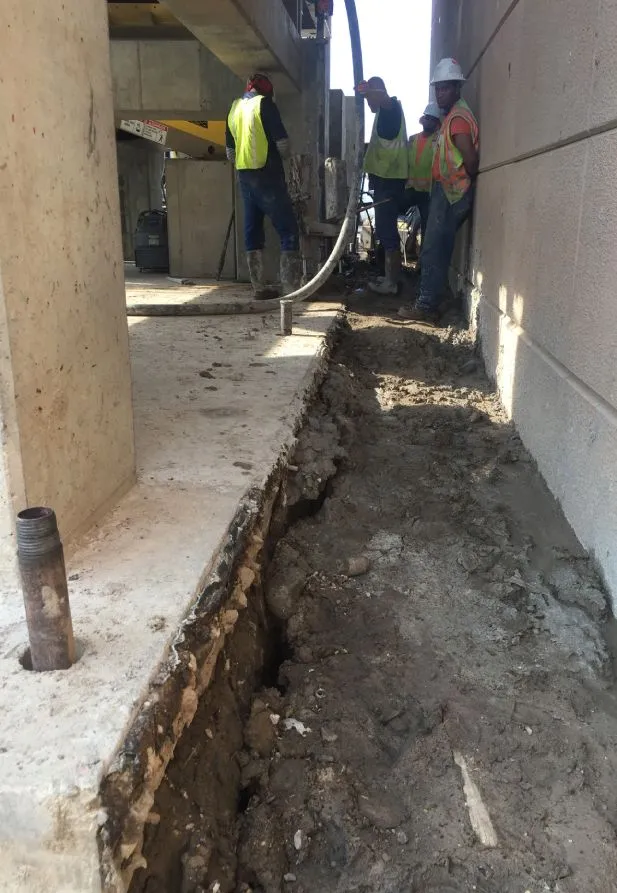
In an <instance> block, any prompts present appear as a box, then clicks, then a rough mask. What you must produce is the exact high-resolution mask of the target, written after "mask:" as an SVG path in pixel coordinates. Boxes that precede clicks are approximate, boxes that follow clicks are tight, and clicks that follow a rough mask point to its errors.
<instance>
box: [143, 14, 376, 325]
mask: <svg viewBox="0 0 617 893" xmlns="http://www.w3.org/2000/svg"><path fill="white" fill-rule="evenodd" d="M345 7H346V9H347V20H348V23H349V40H350V42H351V54H352V59H353V76H354V84H359V83H360V81H362V79H363V77H364V67H363V62H362V41H361V38H360V26H359V24H358V12H357V9H356V3H355V0H345ZM356 138H357V152H356V158H355V159H354V171H353V177H352V181H351V182H352V188H351V189H350V195H349V203H348V205H347V212H346V214H345V220H344V221H343V225H342V227H341V231H340V233H339V237H338V239H337V240H336V244H335V246H334V248H333V249H332V253H331V254H330V257H329V258H328V260H327V261H326V262H325V264H324V265H323V267H322V268H321V270H319V272H318V273H317V275H316V276H314V277H313V279H311V281H310V282H307V283H306V285H303V286H302V288H299V289H298V290H297V291H295V292H293V293H292V294H290V295H286V300H291V301H294V302H295V303H299V302H301V301H306V299H307V298H310V297H311V296H312V295H314V294H315V292H316V291H317V290H318V289H319V288H321V286H322V285H324V283H326V282H327V281H328V279H329V278H330V276H331V275H332V273H333V272H334V270H335V269H336V265H337V264H338V262H339V260H340V259H341V257H342V255H343V252H344V251H345V249H346V248H347V246H348V245H349V243H350V242H351V241H352V233H354V232H355V229H356V226H357V219H358V204H359V200H360V195H361V189H362V181H363V177H364V175H363V165H364V99H363V97H362V96H360V95H359V94H358V93H356ZM279 307H280V301H279V299H278V298H276V299H274V300H270V301H246V302H245V301H237V302H235V303H233V304H229V303H226V304H205V303H204V304H133V305H132V306H130V307H127V311H126V312H127V315H128V316H237V315H239V314H245V313H267V312H269V311H272V310H278V309H279Z"/></svg>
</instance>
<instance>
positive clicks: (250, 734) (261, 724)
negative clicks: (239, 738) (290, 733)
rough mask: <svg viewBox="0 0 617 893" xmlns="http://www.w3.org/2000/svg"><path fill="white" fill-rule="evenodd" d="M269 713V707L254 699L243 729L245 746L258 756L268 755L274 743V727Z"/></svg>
mask: <svg viewBox="0 0 617 893" xmlns="http://www.w3.org/2000/svg"><path fill="white" fill-rule="evenodd" d="M270 715H271V711H270V708H269V707H268V706H267V705H266V704H263V703H262V702H261V701H255V702H254V703H253V707H252V710H251V715H250V717H249V720H248V722H247V724H246V728H245V730H244V741H245V743H246V746H247V747H248V748H249V749H250V750H252V751H254V752H255V753H256V754H259V756H260V757H267V756H269V755H270V753H271V752H272V749H273V748H274V745H275V744H276V738H277V736H276V728H275V727H274V725H273V724H272V720H271V719H270Z"/></svg>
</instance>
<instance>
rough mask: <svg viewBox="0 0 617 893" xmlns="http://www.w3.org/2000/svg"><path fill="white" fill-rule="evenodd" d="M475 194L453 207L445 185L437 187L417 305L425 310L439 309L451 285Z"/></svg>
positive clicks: (432, 193)
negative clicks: (456, 250)
mask: <svg viewBox="0 0 617 893" xmlns="http://www.w3.org/2000/svg"><path fill="white" fill-rule="evenodd" d="M473 193H474V190H473V187H472V188H471V189H469V190H468V191H467V192H466V193H465V195H464V196H463V197H462V198H461V199H459V200H458V201H457V202H455V203H454V204H453V205H451V204H450V202H449V201H448V199H447V197H446V194H445V192H444V191H443V186H442V185H441V183H435V185H434V186H433V189H432V192H431V207H430V211H429V215H428V223H427V226H426V237H425V240H424V244H423V246H422V253H421V255H420V264H421V267H422V275H421V278H420V295H419V297H418V300H417V302H416V303H417V306H418V307H421V308H422V309H423V310H430V311H432V312H434V311H435V310H437V308H438V307H439V304H440V301H441V296H442V294H443V291H444V289H445V287H446V283H447V281H448V269H449V267H450V261H451V260H452V252H453V251H454V242H455V240H456V233H457V231H458V229H459V227H460V226H461V225H462V224H463V223H464V222H465V220H467V218H468V217H469V215H470V213H471V208H472V206H473Z"/></svg>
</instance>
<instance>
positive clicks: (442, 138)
mask: <svg viewBox="0 0 617 893" xmlns="http://www.w3.org/2000/svg"><path fill="white" fill-rule="evenodd" d="M454 118H462V119H463V120H464V121H467V123H468V124H469V126H470V127H471V140H472V142H473V144H474V146H475V147H476V150H477V149H478V146H479V130H478V122H477V121H476V119H475V117H474V115H473V112H472V111H471V109H470V108H469V106H468V105H467V103H466V102H465V100H464V99H459V100H458V102H456V103H455V104H454V105H453V106H452V108H451V109H450V112H449V113H448V116H447V118H446V120H445V121H444V122H443V124H442V127H441V131H440V133H439V139H438V141H437V150H436V151H437V154H438V157H439V177H440V180H441V185H442V186H443V191H444V192H445V194H446V197H447V199H448V201H449V202H450V204H451V205H453V204H454V203H455V202H458V201H460V199H462V197H463V196H464V195H465V193H466V192H467V190H468V189H469V187H470V186H471V177H470V176H469V174H468V173H467V170H466V169H465V165H464V164H463V156H462V155H461V153H460V152H459V150H458V149H457V148H456V146H455V145H454V142H453V140H452V134H451V133H450V126H451V124H452V121H453V120H454Z"/></svg>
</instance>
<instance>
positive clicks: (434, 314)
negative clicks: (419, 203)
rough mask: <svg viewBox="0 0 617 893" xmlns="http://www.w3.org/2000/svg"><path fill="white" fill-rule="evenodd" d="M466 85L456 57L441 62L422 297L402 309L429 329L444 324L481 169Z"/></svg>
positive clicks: (435, 76) (435, 82)
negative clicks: (452, 272) (462, 230)
mask: <svg viewBox="0 0 617 893" xmlns="http://www.w3.org/2000/svg"><path fill="white" fill-rule="evenodd" d="M464 83H465V77H464V75H463V72H462V69H461V66H460V65H459V64H458V62H457V61H456V59H442V60H441V62H439V63H438V64H437V67H436V68H435V72H434V74H433V78H432V80H431V85H432V86H433V87H434V89H435V98H436V100H437V104H438V105H439V108H440V110H441V111H442V112H443V114H444V116H445V118H444V121H443V124H442V125H441V130H440V132H439V138H438V140H437V147H436V149H435V157H434V159H433V170H432V176H433V188H432V190H431V205H430V211H429V216H428V223H427V226H426V236H425V239H424V245H423V247H422V255H421V264H422V275H421V279H420V294H419V296H418V299H417V301H416V303H415V305H414V306H413V307H401V309H400V310H399V315H400V316H401V317H403V318H404V319H408V320H411V321H414V322H419V323H426V324H428V325H437V324H438V323H439V319H440V313H439V306H440V303H441V299H442V295H443V292H444V290H445V288H446V286H447V282H448V271H449V268H450V261H451V260H452V253H453V251H454V242H455V239H456V233H457V231H458V229H459V227H460V226H461V225H462V224H463V223H464V221H465V220H467V218H468V217H469V215H470V214H471V209H472V207H473V199H474V191H475V188H474V187H475V180H476V177H477V176H478V170H479V167H480V156H479V146H480V137H479V128H478V122H477V121H476V119H475V116H474V114H473V112H472V111H471V109H470V108H469V106H468V105H467V103H466V102H465V100H464V99H462V97H461V89H462V86H463V84H464Z"/></svg>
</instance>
